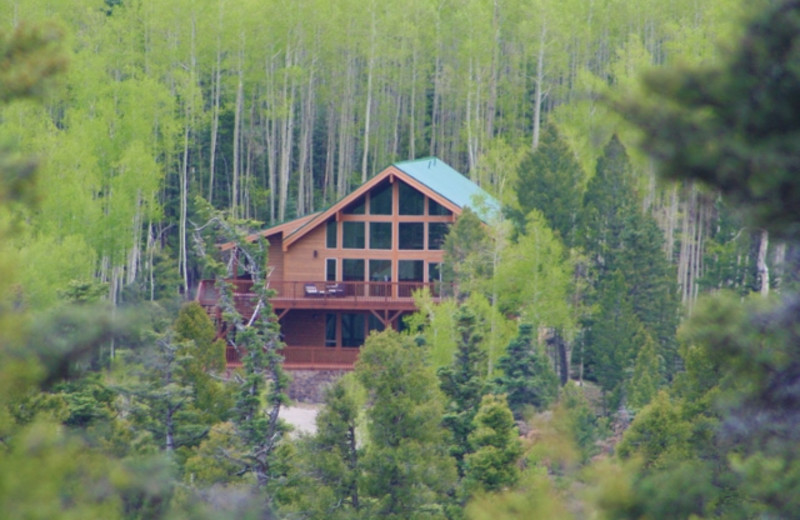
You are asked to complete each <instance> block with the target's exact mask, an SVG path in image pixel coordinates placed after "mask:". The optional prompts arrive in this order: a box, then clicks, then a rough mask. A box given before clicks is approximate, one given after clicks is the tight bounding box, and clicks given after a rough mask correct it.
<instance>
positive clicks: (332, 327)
mask: <svg viewBox="0 0 800 520" xmlns="http://www.w3.org/2000/svg"><path fill="white" fill-rule="evenodd" d="M325 346H326V347H335V346H336V315H335V314H331V313H328V314H326V315H325Z"/></svg>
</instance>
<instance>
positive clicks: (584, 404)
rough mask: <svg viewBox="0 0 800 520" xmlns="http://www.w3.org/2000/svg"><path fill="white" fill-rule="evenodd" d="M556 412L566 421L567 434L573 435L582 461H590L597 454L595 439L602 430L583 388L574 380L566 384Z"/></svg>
mask: <svg viewBox="0 0 800 520" xmlns="http://www.w3.org/2000/svg"><path fill="white" fill-rule="evenodd" d="M555 414H556V416H560V418H561V419H562V420H563V421H564V423H565V425H564V426H565V427H566V432H567V435H569V436H571V437H572V441H573V442H574V444H575V447H576V448H577V449H578V450H579V452H580V460H581V462H586V461H588V460H589V457H591V456H592V455H594V454H595V451H596V446H595V441H596V440H597V439H598V438H599V437H600V434H601V433H602V431H601V427H600V425H599V424H598V421H597V416H596V415H595V412H594V410H592V407H591V405H590V404H589V400H588V399H587V398H586V394H585V393H584V391H583V388H581V387H579V386H578V385H577V384H576V383H574V382H573V381H570V382H568V383H567V384H566V385H564V386H563V387H562V389H561V398H560V400H559V403H558V407H557V409H556V411H555Z"/></svg>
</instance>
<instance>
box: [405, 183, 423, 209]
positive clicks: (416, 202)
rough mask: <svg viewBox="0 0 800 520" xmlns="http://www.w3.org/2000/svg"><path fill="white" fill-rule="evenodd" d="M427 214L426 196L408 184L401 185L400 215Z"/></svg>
mask: <svg viewBox="0 0 800 520" xmlns="http://www.w3.org/2000/svg"><path fill="white" fill-rule="evenodd" d="M423 213H425V195H423V194H422V193H420V192H418V191H417V190H416V189H414V188H412V187H411V186H409V185H408V184H404V183H402V182H401V183H400V214H401V215H422V214H423Z"/></svg>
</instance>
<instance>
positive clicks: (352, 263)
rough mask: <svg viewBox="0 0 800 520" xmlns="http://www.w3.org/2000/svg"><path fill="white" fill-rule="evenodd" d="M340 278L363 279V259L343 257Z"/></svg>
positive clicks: (357, 280)
mask: <svg viewBox="0 0 800 520" xmlns="http://www.w3.org/2000/svg"><path fill="white" fill-rule="evenodd" d="M342 280H344V281H345V282H363V281H364V259H363V258H345V259H343V260H342Z"/></svg>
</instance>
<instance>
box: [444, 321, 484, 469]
mask: <svg viewBox="0 0 800 520" xmlns="http://www.w3.org/2000/svg"><path fill="white" fill-rule="evenodd" d="M456 320H457V322H456V323H457V335H458V346H457V347H456V352H455V355H454V356H453V362H452V364H451V365H450V366H449V367H444V368H441V369H440V370H439V372H438V376H439V385H440V388H441V389H442V393H443V394H444V395H445V396H446V397H447V399H448V401H447V404H446V405H445V413H444V416H443V417H442V424H443V425H444V426H445V427H446V428H447V429H448V430H450V431H451V432H452V434H453V443H452V445H451V448H450V453H451V454H452V455H453V457H455V459H456V465H457V467H458V471H459V475H461V476H462V477H463V476H464V456H465V455H466V454H467V453H469V452H470V444H469V435H470V434H471V433H472V430H473V428H474V424H473V419H474V418H475V414H476V413H477V412H478V407H479V406H480V403H481V399H482V398H483V395H484V393H485V391H486V388H487V385H486V376H487V374H486V371H487V365H486V357H487V356H486V352H485V351H484V350H483V349H482V348H481V345H480V343H481V341H482V340H483V338H482V336H481V334H480V332H479V330H478V327H477V323H476V318H475V314H474V313H473V311H472V310H471V309H470V308H469V306H467V305H462V306H461V307H460V308H459V310H458V312H457V315H456Z"/></svg>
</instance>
